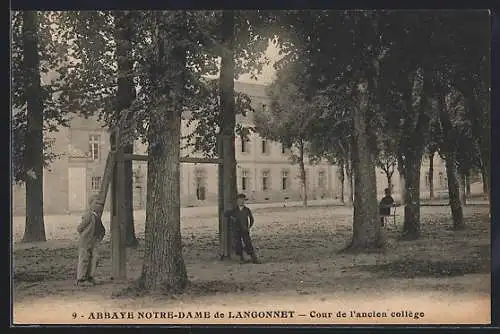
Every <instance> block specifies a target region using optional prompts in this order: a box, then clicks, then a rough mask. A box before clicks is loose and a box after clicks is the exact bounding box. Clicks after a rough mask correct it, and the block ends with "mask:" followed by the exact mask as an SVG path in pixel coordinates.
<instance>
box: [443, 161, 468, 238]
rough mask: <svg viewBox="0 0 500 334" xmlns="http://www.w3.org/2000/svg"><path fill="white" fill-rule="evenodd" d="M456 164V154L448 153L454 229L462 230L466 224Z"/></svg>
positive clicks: (447, 166) (447, 168)
mask: <svg viewBox="0 0 500 334" xmlns="http://www.w3.org/2000/svg"><path fill="white" fill-rule="evenodd" d="M456 163H457V162H456V154H455V153H453V152H448V153H446V157H445V164H446V176H447V178H448V194H449V203H450V207H451V215H452V217H453V228H455V229H462V228H464V227H465V224H464V217H463V212H462V204H461V202H460V184H459V181H458V171H457V164H456Z"/></svg>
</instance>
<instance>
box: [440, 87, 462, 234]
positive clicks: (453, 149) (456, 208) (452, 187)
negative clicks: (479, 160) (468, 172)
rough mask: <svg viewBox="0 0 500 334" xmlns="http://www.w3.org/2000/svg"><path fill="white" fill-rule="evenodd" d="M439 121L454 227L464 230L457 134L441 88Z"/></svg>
mask: <svg viewBox="0 0 500 334" xmlns="http://www.w3.org/2000/svg"><path fill="white" fill-rule="evenodd" d="M438 105H439V120H440V123H441V127H442V131H443V135H444V142H443V144H442V151H444V152H445V165H446V176H447V178H448V197H449V203H450V208H451V215H452V217H453V227H454V228H455V229H462V228H464V227H465V223H464V218H463V212H462V203H461V200H460V182H459V176H458V168H457V135H458V134H457V133H456V131H455V129H454V128H453V124H452V123H451V120H450V116H449V114H448V108H447V105H446V100H445V92H444V90H443V89H442V88H441V89H440V90H439V95H438Z"/></svg>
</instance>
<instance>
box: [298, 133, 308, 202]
mask: <svg viewBox="0 0 500 334" xmlns="http://www.w3.org/2000/svg"><path fill="white" fill-rule="evenodd" d="M299 168H300V181H301V182H302V191H303V194H304V195H303V196H302V205H303V206H304V207H305V208H307V176H306V166H305V163H304V142H303V141H302V140H301V141H300V143H299Z"/></svg>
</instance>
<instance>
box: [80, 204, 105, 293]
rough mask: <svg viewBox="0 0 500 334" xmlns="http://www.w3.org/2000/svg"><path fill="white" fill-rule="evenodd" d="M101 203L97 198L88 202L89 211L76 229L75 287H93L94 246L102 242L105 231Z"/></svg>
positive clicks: (94, 268) (95, 259)
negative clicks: (77, 235)
mask: <svg viewBox="0 0 500 334" xmlns="http://www.w3.org/2000/svg"><path fill="white" fill-rule="evenodd" d="M102 211H103V203H101V202H99V201H98V198H97V196H92V197H91V198H90V200H89V209H88V210H87V212H85V213H84V214H83V216H82V222H81V223H80V225H78V227H77V231H78V234H79V237H78V268H77V281H76V284H77V285H83V284H90V285H95V283H96V282H95V280H94V273H95V270H96V266H97V251H96V246H97V244H98V243H99V242H101V241H102V239H103V238H104V235H105V233H106V229H105V228H104V225H103V224H102V221H101V215H102Z"/></svg>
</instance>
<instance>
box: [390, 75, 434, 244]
mask: <svg viewBox="0 0 500 334" xmlns="http://www.w3.org/2000/svg"><path fill="white" fill-rule="evenodd" d="M414 79H415V78H414V77H413V76H410V80H409V89H408V91H407V93H406V94H405V98H404V101H405V104H406V108H407V110H408V112H409V113H410V115H411V114H416V116H417V119H416V124H415V125H413V121H410V122H408V124H407V126H408V128H407V129H405V130H406V131H405V132H408V133H409V134H410V135H409V136H407V135H406V136H405V137H404V138H405V140H403V141H402V143H401V147H400V150H401V152H402V154H400V155H399V156H398V168H399V169H400V172H402V175H403V177H404V185H405V190H404V196H403V198H404V204H405V209H404V223H403V235H402V237H403V238H404V239H407V240H414V239H418V238H419V237H420V172H421V167H422V157H423V153H424V148H425V145H426V137H427V136H428V131H429V124H430V117H429V115H428V113H427V110H428V108H430V106H431V103H430V98H431V96H432V82H433V73H432V72H431V71H430V70H429V69H428V68H425V67H424V68H423V85H422V91H421V93H420V103H419V105H418V108H417V109H415V108H414V107H413V99H412V92H413V87H414Z"/></svg>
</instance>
